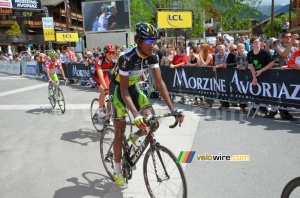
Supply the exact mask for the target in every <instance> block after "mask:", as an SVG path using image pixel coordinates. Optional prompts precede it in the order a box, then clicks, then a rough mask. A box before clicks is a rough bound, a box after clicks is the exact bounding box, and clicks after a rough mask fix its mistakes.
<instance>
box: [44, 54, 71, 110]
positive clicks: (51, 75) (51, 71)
mask: <svg viewBox="0 0 300 198" xmlns="http://www.w3.org/2000/svg"><path fill="white" fill-rule="evenodd" d="M57 55H58V54H57V53H56V52H55V51H51V52H50V53H49V57H50V59H49V60H47V61H46V63H45V67H46V75H47V77H48V79H49V86H48V94H49V96H48V98H50V97H52V95H53V93H52V89H51V88H52V86H53V85H54V83H55V85H58V83H59V79H58V76H57V74H56V68H58V69H59V70H60V72H61V75H62V76H63V79H64V80H66V76H65V72H64V70H63V68H62V65H61V62H60V60H59V59H58V58H57ZM60 102H61V101H59V105H61V104H60Z"/></svg>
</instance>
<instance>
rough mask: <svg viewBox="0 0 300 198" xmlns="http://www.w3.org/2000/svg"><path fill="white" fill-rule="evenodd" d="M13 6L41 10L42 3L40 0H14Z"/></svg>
mask: <svg viewBox="0 0 300 198" xmlns="http://www.w3.org/2000/svg"><path fill="white" fill-rule="evenodd" d="M12 8H14V9H26V10H40V9H42V4H41V1H40V0H12Z"/></svg>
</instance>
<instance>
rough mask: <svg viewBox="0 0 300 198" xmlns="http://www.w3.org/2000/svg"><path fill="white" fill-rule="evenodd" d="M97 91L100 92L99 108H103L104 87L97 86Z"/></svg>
mask: <svg viewBox="0 0 300 198" xmlns="http://www.w3.org/2000/svg"><path fill="white" fill-rule="evenodd" d="M98 90H99V91H100V94H99V108H103V105H104V100H105V93H104V87H103V86H102V85H99V87H98Z"/></svg>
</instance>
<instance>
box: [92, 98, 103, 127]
mask: <svg viewBox="0 0 300 198" xmlns="http://www.w3.org/2000/svg"><path fill="white" fill-rule="evenodd" d="M98 108H99V99H98V98H95V99H94V100H93V101H92V103H91V119H92V123H93V126H94V128H95V129H96V131H98V132H100V131H101V130H102V129H103V125H102V123H100V121H99V119H98Z"/></svg>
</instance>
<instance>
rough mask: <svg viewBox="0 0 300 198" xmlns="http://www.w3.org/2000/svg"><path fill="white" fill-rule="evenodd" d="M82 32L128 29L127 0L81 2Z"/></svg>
mask: <svg viewBox="0 0 300 198" xmlns="http://www.w3.org/2000/svg"><path fill="white" fill-rule="evenodd" d="M82 16H83V26H84V32H86V33H89V32H107V31H119V30H130V21H129V4H128V0H116V1H114V0H113V1H108V0H103V1H92V2H82Z"/></svg>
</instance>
